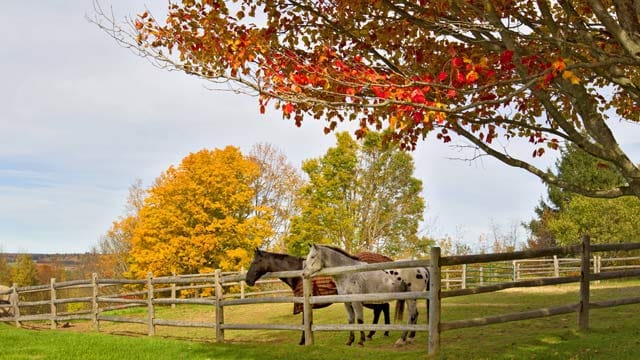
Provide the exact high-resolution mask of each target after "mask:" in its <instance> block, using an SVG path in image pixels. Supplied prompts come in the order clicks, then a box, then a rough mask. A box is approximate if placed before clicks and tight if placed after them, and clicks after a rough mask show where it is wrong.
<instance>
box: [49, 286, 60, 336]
mask: <svg viewBox="0 0 640 360" xmlns="http://www.w3.org/2000/svg"><path fill="white" fill-rule="evenodd" d="M49 288H50V293H51V295H50V296H49V304H50V305H49V307H50V309H51V330H55V329H56V328H57V327H58V324H57V322H56V318H57V317H58V307H57V306H56V300H57V296H56V278H51V280H50V282H49Z"/></svg>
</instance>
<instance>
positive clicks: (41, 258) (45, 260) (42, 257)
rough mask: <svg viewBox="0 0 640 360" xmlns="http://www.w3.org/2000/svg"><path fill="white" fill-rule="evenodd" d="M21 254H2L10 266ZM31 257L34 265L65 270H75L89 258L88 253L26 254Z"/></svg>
mask: <svg viewBox="0 0 640 360" xmlns="http://www.w3.org/2000/svg"><path fill="white" fill-rule="evenodd" d="M22 254H23V253H3V254H2V255H4V257H5V259H7V263H9V264H12V263H15V262H16V258H17V257H18V255H22ZM27 255H29V256H31V259H32V260H33V262H34V263H36V264H38V265H44V264H59V265H62V266H64V267H65V268H77V267H78V266H80V264H82V262H83V259H85V258H86V257H87V256H91V254H89V253H84V254H27Z"/></svg>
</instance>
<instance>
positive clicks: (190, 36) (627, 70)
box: [95, 0, 640, 198]
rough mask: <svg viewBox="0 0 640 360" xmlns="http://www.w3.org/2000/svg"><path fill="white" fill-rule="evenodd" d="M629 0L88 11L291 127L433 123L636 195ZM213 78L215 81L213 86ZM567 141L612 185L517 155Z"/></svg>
mask: <svg viewBox="0 0 640 360" xmlns="http://www.w3.org/2000/svg"><path fill="white" fill-rule="evenodd" d="M638 8H640V5H639V3H638V1H637V0H612V1H602V0H574V1H567V0H558V1H513V0H486V1H482V2H478V1H471V0H410V1H407V0H374V1H370V0H334V1H317V2H300V1H297V0H277V1H262V0H227V1H224V0H216V1H210V0H207V1H204V0H182V1H181V2H171V3H170V4H169V7H168V11H167V16H166V20H165V21H162V20H161V19H160V18H155V17H153V16H152V15H151V14H149V13H148V12H146V11H145V12H142V13H141V14H140V15H139V16H138V17H137V18H134V19H132V20H131V23H130V24H126V25H128V26H126V25H125V26H122V25H120V24H119V23H118V22H117V21H115V20H113V19H112V18H109V17H108V16H105V14H104V13H103V12H102V11H101V10H100V9H99V8H98V9H97V14H96V17H95V22H96V23H97V24H98V25H99V26H101V27H102V28H103V29H104V30H105V31H107V32H108V33H109V34H110V35H111V36H113V37H114V38H115V39H117V41H118V42H119V43H120V44H121V45H124V46H127V47H129V48H133V49H136V50H138V51H139V53H140V55H142V56H146V57H149V58H150V59H152V60H153V61H155V64H156V65H157V66H160V67H164V68H168V69H171V70H180V71H184V72H185V73H187V74H189V75H196V76H200V77H201V78H203V79H206V80H210V81H213V82H218V83H219V82H227V83H230V84H231V85H232V86H235V89H236V90H239V91H242V90H244V91H246V92H249V93H252V94H257V95H259V106H260V111H261V112H264V111H265V108H266V106H267V105H269V104H272V105H274V106H275V107H276V108H278V109H280V110H281V111H282V114H283V116H284V117H285V118H291V119H293V120H294V121H295V124H296V125H300V124H301V123H302V122H303V120H304V119H306V118H316V119H323V120H324V121H326V122H327V126H326V129H325V131H327V132H328V131H331V130H333V129H335V127H336V125H337V123H338V122H340V121H344V120H349V121H357V122H359V124H360V129H359V130H358V131H357V134H358V135H359V136H364V134H365V133H366V131H367V130H368V129H369V128H375V129H381V128H385V129H388V130H389V134H390V137H391V138H393V139H394V140H396V141H399V142H400V143H401V144H402V145H403V146H404V147H405V148H414V147H415V146H416V145H417V142H418V140H420V139H421V138H424V137H425V136H426V134H427V133H429V132H432V131H435V132H437V137H438V138H439V139H441V140H442V141H444V142H448V141H450V140H451V139H452V135H454V134H455V135H457V136H460V137H461V138H463V139H466V140H467V141H468V142H470V143H471V144H473V145H474V146H475V147H476V148H477V149H478V150H479V151H481V152H484V153H486V154H488V155H491V156H493V157H495V158H497V159H499V160H500V161H502V162H504V163H505V164H508V165H510V166H515V167H519V168H522V169H524V170H526V171H528V172H530V173H532V174H534V175H535V176H538V177H539V178H541V179H542V180H544V181H545V182H546V183H548V184H553V185H556V186H559V187H562V188H565V189H568V190H570V191H572V192H575V193H580V194H583V195H586V196H591V197H603V198H614V197H620V196H624V195H634V196H640V167H639V166H638V164H635V163H634V162H633V161H632V160H631V159H630V157H629V156H628V155H627V154H626V153H625V151H624V150H623V149H622V148H621V147H620V146H619V144H618V139H617V138H616V136H615V135H614V133H613V132H612V130H611V128H610V124H611V123H613V122H618V121H619V120H626V121H629V122H630V123H632V124H634V125H637V124H638V122H639V121H640V102H639V100H640V76H639V68H640V21H639V20H638ZM225 88H226V87H225ZM499 138H504V139H507V140H509V142H510V143H514V142H516V140H522V141H524V142H528V143H530V146H531V150H532V151H533V156H534V157H536V156H540V155H542V154H543V153H544V152H545V150H547V149H557V148H558V147H559V144H560V143H562V142H569V143H574V144H576V145H577V146H578V147H580V148H581V149H583V150H584V151H586V152H587V153H589V154H590V155H592V156H594V157H597V158H599V159H602V160H606V161H609V162H610V163H611V166H613V167H615V168H616V169H617V171H618V172H619V173H620V175H621V176H622V177H623V178H624V180H625V181H624V182H623V183H620V184H617V185H615V186H611V187H608V188H605V189H597V190H594V189H589V188H584V187H582V186H580V184H579V183H572V182H567V181H565V180H563V179H561V178H559V177H558V176H556V174H553V173H550V172H547V171H544V170H543V169H540V168H538V167H536V166H535V165H534V163H533V162H532V161H530V160H531V159H530V158H527V157H526V156H523V157H520V158H518V157H515V156H514V154H513V153H512V152H509V151H508V149H507V148H505V147H503V144H504V142H503V141H496V139H499Z"/></svg>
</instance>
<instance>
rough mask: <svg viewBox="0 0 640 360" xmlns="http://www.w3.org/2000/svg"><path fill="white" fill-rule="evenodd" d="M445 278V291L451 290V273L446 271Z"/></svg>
mask: <svg viewBox="0 0 640 360" xmlns="http://www.w3.org/2000/svg"><path fill="white" fill-rule="evenodd" d="M444 277H445V280H444V284H445V285H444V287H445V289H447V290H449V272H448V271H445V273H444Z"/></svg>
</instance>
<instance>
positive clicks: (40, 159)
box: [0, 0, 640, 253]
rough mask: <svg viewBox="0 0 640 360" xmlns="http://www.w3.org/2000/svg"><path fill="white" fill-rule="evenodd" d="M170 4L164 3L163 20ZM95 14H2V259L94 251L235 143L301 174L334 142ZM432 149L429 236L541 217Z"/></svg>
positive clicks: (516, 184)
mask: <svg viewBox="0 0 640 360" xmlns="http://www.w3.org/2000/svg"><path fill="white" fill-rule="evenodd" d="M110 4H111V5H112V6H113V9H114V12H115V14H116V16H117V17H119V18H123V17H124V16H125V15H132V14H135V13H136V12H140V11H141V9H144V7H145V5H144V2H143V1H114V0H111V3H110V2H107V1H103V5H105V6H106V7H108V6H109V5H110ZM165 4H166V2H164V1H161V2H157V3H156V5H154V6H156V7H157V8H156V9H158V10H155V11H160V10H159V9H162V6H165ZM158 6H160V7H159V8H158ZM152 10H154V9H153V8H152ZM92 12H93V7H92V3H91V0H83V1H77V0H74V1H71V0H65V1H45V2H33V1H26V2H25V1H12V2H6V3H4V4H3V6H2V12H0V42H1V44H2V45H1V47H0V49H1V50H0V249H2V250H3V251H5V252H44V253H65V252H85V251H88V250H89V249H90V248H91V246H93V245H95V244H97V242H98V239H99V237H100V236H101V235H102V234H104V233H105V232H106V231H107V229H108V228H109V226H110V224H111V222H112V221H113V220H115V219H116V218H117V217H118V216H119V215H121V214H122V213H123V210H124V203H125V199H126V196H127V190H128V187H129V186H130V185H131V184H132V183H133V182H134V181H135V179H136V178H140V179H142V180H143V183H144V184H145V185H147V186H148V185H150V184H151V183H152V181H153V180H154V179H155V178H156V177H157V176H158V175H159V174H160V172H162V171H163V170H165V169H167V168H168V167H169V166H170V165H172V164H178V163H179V162H180V160H181V159H182V158H183V157H185V156H186V155H188V154H189V153H190V152H195V151H198V150H201V149H203V148H220V147H224V146H226V145H236V146H239V147H240V148H241V149H242V150H243V151H247V150H248V149H249V148H250V147H251V146H252V145H253V144H255V143H258V142H268V143H271V144H273V145H274V146H276V147H277V148H279V149H281V150H282V151H283V152H284V153H285V154H286V155H287V156H288V158H289V159H290V161H291V162H292V164H294V165H296V166H299V165H300V163H301V162H302V160H304V159H308V158H312V157H318V156H321V155H322V154H323V153H324V152H325V151H326V150H327V148H328V147H330V146H332V145H333V144H334V140H335V138H334V136H333V135H329V136H325V135H323V133H322V127H323V124H322V123H320V122H317V121H308V122H306V123H305V124H304V125H303V126H302V128H296V127H295V126H294V125H293V123H292V122H290V121H285V120H283V119H282V118H281V116H280V113H279V112H277V111H275V110H270V111H268V112H267V114H265V115H260V114H259V112H258V105H257V101H256V99H255V98H251V97H248V96H245V95H235V94H230V93H222V92H212V91H210V90H207V89H206V88H205V85H206V84H204V83H203V82H202V81H200V80H198V79H196V78H192V77H188V76H186V75H184V74H181V73H170V72H166V71H162V70H159V69H156V68H154V67H153V66H151V65H150V64H149V63H148V62H147V61H146V60H144V59H141V58H138V57H136V56H135V55H133V54H132V53H131V52H129V51H128V50H126V49H123V48H120V47H118V46H117V44H116V43H115V42H114V41H113V40H112V39H111V38H109V37H108V36H107V35H106V34H104V33H103V32H101V31H100V30H99V29H98V28H97V27H96V26H95V25H93V24H91V23H89V22H88V21H87V19H86V18H85V16H86V15H91V14H92ZM632 130H633V128H630V129H625V130H624V131H622V132H621V134H622V135H624V137H623V138H621V141H622V142H623V143H625V144H626V145H625V146H627V148H628V149H631V150H632V151H633V152H634V153H635V155H638V153H639V152H640V151H638V150H639V149H640V146H638V143H637V141H638V139H639V138H638V136H637V135H638V131H637V129H635V130H634V131H635V132H634V131H632ZM433 140H434V139H428V140H427V142H422V143H420V144H419V149H418V150H417V151H416V152H415V153H414V154H413V155H414V158H415V162H416V172H415V176H416V177H418V178H420V179H422V180H423V184H424V189H425V190H424V197H425V200H426V203H427V211H426V212H425V224H424V225H423V228H424V231H425V232H426V233H427V234H429V235H432V236H445V235H450V236H453V237H454V238H459V239H462V240H464V241H466V242H467V243H469V244H472V245H473V244H475V243H476V242H477V240H478V238H479V237H480V235H481V234H482V233H487V232H488V231H489V230H490V226H491V223H492V222H493V223H496V224H498V225H500V226H502V227H503V228H504V229H505V230H506V228H508V227H510V226H511V225H512V224H514V223H519V222H521V221H525V220H528V219H530V218H531V217H532V216H533V209H534V207H535V205H536V204H537V203H538V200H539V199H540V197H541V196H542V195H543V194H544V191H545V188H544V186H543V185H542V184H541V183H540V181H539V180H538V179H537V178H534V177H533V176H532V175H529V174H527V173H525V172H524V171H522V170H518V169H513V168H509V167H507V166H506V165H502V164H500V163H498V162H497V161H495V160H493V159H490V158H483V159H482V160H477V161H474V162H471V163H469V162H464V161H453V160H449V159H448V158H449V157H462V156H463V155H460V154H459V153H458V152H457V151H456V150H455V149H453V148H451V147H449V146H446V145H444V144H441V143H438V142H436V141H433ZM505 145H508V144H505ZM514 151H517V148H515V149H514ZM527 152H529V150H528V149H527ZM552 160H553V159H552V158H550V157H547V158H545V159H544V160H543V166H544V164H551V163H552ZM634 160H635V161H636V162H637V161H638V157H637V156H636V158H635V159H634ZM521 235H522V238H524V236H525V233H524V230H523V229H521Z"/></svg>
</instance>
